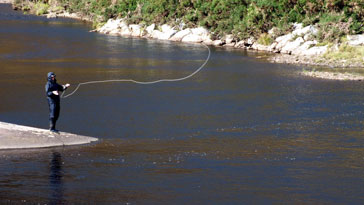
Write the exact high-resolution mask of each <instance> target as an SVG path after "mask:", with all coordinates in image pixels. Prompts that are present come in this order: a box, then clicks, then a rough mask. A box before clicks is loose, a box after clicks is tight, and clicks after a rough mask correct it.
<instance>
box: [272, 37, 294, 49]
mask: <svg viewBox="0 0 364 205" xmlns="http://www.w3.org/2000/svg"><path fill="white" fill-rule="evenodd" d="M292 37H293V35H292V34H287V35H283V36H280V37H278V38H276V40H275V41H276V42H277V46H276V49H277V50H281V49H282V48H283V47H284V46H286V44H287V43H288V42H289V41H290V40H291V39H292Z"/></svg>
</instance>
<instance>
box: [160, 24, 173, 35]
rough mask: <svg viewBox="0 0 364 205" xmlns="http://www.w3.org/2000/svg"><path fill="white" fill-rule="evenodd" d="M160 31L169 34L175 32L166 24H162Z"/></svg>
mask: <svg viewBox="0 0 364 205" xmlns="http://www.w3.org/2000/svg"><path fill="white" fill-rule="evenodd" d="M161 31H162V32H163V33H169V32H171V31H173V32H176V30H174V29H173V28H172V27H171V26H169V25H167V24H163V25H162V26H161Z"/></svg>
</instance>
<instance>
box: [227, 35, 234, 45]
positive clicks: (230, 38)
mask: <svg viewBox="0 0 364 205" xmlns="http://www.w3.org/2000/svg"><path fill="white" fill-rule="evenodd" d="M233 41H234V37H233V35H226V36H225V43H226V44H231V43H232V42H233Z"/></svg>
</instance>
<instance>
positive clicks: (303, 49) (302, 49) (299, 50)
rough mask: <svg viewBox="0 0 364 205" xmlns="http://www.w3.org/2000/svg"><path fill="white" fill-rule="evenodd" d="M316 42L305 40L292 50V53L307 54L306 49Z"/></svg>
mask: <svg viewBox="0 0 364 205" xmlns="http://www.w3.org/2000/svg"><path fill="white" fill-rule="evenodd" d="M316 44H317V41H316V40H315V41H306V42H304V43H303V44H302V45H301V46H300V47H298V48H297V49H295V50H293V51H292V54H294V55H307V54H306V51H307V50H308V49H310V48H311V47H313V46H315V45H316Z"/></svg>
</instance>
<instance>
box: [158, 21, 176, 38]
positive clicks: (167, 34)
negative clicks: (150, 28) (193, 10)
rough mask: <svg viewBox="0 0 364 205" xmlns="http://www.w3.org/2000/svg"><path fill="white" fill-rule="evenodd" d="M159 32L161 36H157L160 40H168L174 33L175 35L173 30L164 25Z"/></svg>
mask: <svg viewBox="0 0 364 205" xmlns="http://www.w3.org/2000/svg"><path fill="white" fill-rule="evenodd" d="M161 31H162V33H163V34H161V35H160V36H159V38H158V39H161V40H168V39H169V38H171V37H172V36H173V35H174V34H175V33H177V31H176V30H174V29H173V28H172V27H171V26H169V25H167V24H164V25H162V26H161Z"/></svg>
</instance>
